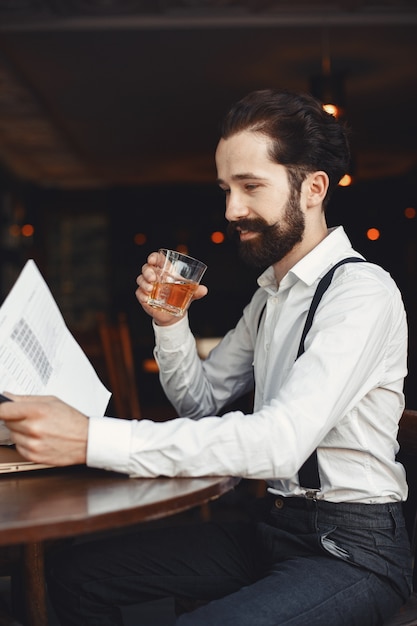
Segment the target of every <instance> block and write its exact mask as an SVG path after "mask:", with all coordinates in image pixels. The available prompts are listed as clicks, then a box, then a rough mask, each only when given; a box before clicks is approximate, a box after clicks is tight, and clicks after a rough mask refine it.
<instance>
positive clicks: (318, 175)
mask: <svg viewBox="0 0 417 626" xmlns="http://www.w3.org/2000/svg"><path fill="white" fill-rule="evenodd" d="M305 183H306V185H307V190H306V191H307V193H306V200H307V208H311V207H313V206H317V205H318V204H320V205H321V204H322V203H323V200H324V198H325V197H326V193H327V190H328V188H329V177H328V176H327V174H326V172H322V171H317V172H312V173H311V174H309V175H308V176H307V179H306V181H305Z"/></svg>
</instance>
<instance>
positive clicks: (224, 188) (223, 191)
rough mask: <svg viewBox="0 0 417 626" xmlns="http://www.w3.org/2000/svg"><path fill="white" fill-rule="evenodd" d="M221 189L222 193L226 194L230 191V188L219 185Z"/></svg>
mask: <svg viewBox="0 0 417 626" xmlns="http://www.w3.org/2000/svg"><path fill="white" fill-rule="evenodd" d="M219 189H220V191H221V192H222V193H224V195H225V196H227V195H228V194H229V193H230V189H228V188H227V187H219Z"/></svg>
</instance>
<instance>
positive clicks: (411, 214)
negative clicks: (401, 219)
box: [404, 206, 416, 220]
mask: <svg viewBox="0 0 417 626" xmlns="http://www.w3.org/2000/svg"><path fill="white" fill-rule="evenodd" d="M404 215H405V217H406V218H407V219H409V220H412V219H414V218H415V216H416V210H415V208H414V207H412V206H408V207H407V208H406V209H405V210H404Z"/></svg>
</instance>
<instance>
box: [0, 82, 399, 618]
mask: <svg viewBox="0 0 417 626" xmlns="http://www.w3.org/2000/svg"><path fill="white" fill-rule="evenodd" d="M348 160H349V151H348V145H347V140H346V134H345V131H344V129H343V127H342V126H341V125H340V123H338V122H337V121H336V120H335V118H333V117H332V116H330V115H328V114H327V113H325V112H324V111H323V110H322V108H321V106H320V104H319V103H318V102H316V101H315V100H314V99H313V98H311V97H309V96H303V95H297V94H292V93H288V92H285V91H283V92H281V91H274V90H265V91H259V92H254V93H252V94H249V95H248V96H247V97H246V98H244V99H243V100H241V101H240V102H238V103H237V104H236V105H235V106H234V107H233V108H232V109H231V111H230V112H229V114H228V115H227V116H226V119H225V121H224V126H223V130H222V136H221V139H220V142H219V144H218V147H217V152H216V164H217V170H218V179H219V185H220V187H221V189H223V190H224V192H225V196H226V218H227V220H228V221H229V223H230V227H231V229H232V231H234V232H235V233H237V235H238V237H239V239H240V250H241V253H242V256H243V257H244V259H245V260H246V261H247V262H250V263H252V264H255V265H256V266H258V267H259V268H262V269H264V268H265V267H267V269H266V270H265V271H263V273H262V274H261V276H260V278H259V279H258V282H259V289H258V290H257V291H256V292H255V294H254V296H253V298H252V300H251V302H250V303H249V304H248V305H247V307H246V308H245V309H244V311H243V314H242V318H241V319H240V321H239V323H238V324H237V326H236V328H235V329H234V330H232V331H231V332H230V333H228V334H227V335H226V337H225V338H224V339H223V341H222V342H221V343H220V344H219V346H218V347H216V348H215V350H213V351H212V353H211V354H210V356H209V357H208V359H207V360H206V361H204V362H202V361H200V359H199V358H198V356H197V352H196V347H195V341H194V338H193V335H192V334H191V331H190V328H189V325H188V317H187V315H185V316H184V317H183V318H181V319H180V320H178V318H173V317H172V316H170V315H169V314H167V313H163V312H162V311H159V310H157V309H154V308H152V307H150V306H149V305H148V304H147V301H148V297H149V294H150V292H151V289H152V284H153V282H154V281H155V278H156V275H155V269H154V268H155V262H156V253H154V254H151V255H150V257H149V259H148V262H147V263H146V264H145V265H144V267H143V269H142V274H141V275H140V276H139V277H138V289H137V298H138V301H139V302H140V303H141V305H142V306H143V308H144V309H145V311H147V312H148V313H149V314H150V315H151V316H152V317H153V323H154V330H155V337H156V349H155V356H156V359H157V361H158V363H159V367H160V371H161V381H162V385H163V387H164V389H165V391H166V393H167V395H168V397H169V398H170V399H171V401H172V402H173V404H174V405H175V407H176V409H177V411H178V415H180V416H181V417H180V418H178V419H175V420H172V421H169V422H165V423H153V422H150V421H147V420H143V421H140V422H132V421H129V420H126V421H124V420H115V419H112V418H102V419H94V418H90V420H87V418H86V417H85V416H83V415H81V414H79V413H78V412H77V411H75V410H74V409H72V408H71V407H68V406H66V405H64V404H63V403H61V402H59V401H57V400H56V399H48V398H46V399H37V398H33V397H32V398H31V397H26V398H25V397H23V398H19V397H18V396H13V399H14V400H15V402H14V403H6V405H7V406H6V405H2V406H1V407H0V418H1V419H5V420H7V423H8V425H9V426H10V428H11V430H12V436H13V439H14V441H15V442H16V445H17V447H18V449H19V450H20V451H21V452H22V453H23V454H25V455H26V456H28V457H29V458H32V459H34V460H41V461H43V462H47V463H60V464H64V463H80V462H81V463H83V462H87V463H88V464H89V465H92V466H95V467H104V468H108V469H113V470H118V471H122V472H125V473H128V474H131V475H135V476H157V475H160V474H163V475H167V476H200V475H208V474H216V475H222V474H226V475H230V474H231V475H236V476H242V477H248V478H262V479H265V480H267V482H268V485H269V496H267V498H270V504H271V506H270V512H269V513H268V514H267V515H265V517H264V519H263V520H262V521H260V522H256V523H255V522H253V523H252V522H230V523H220V524H202V525H199V526H195V527H194V526H188V525H187V526H186V527H179V528H163V529H162V530H161V529H159V530H156V529H155V530H152V531H146V532H138V533H135V534H131V535H125V534H124V535H121V536H119V537H112V538H107V539H103V540H99V541H95V542H92V543H91V544H85V543H84V544H83V545H82V546H79V547H75V546H74V547H73V548H71V549H69V550H68V551H66V552H65V553H64V555H63V556H61V557H57V558H56V559H55V562H54V564H53V566H52V570H51V575H50V577H49V590H50V593H51V597H52V600H53V602H54V606H55V608H56V611H57V613H58V615H59V617H60V620H61V622H62V624H64V625H75V624H76V625H77V626H79V625H81V624H89V625H100V626H110V625H116V624H117V625H120V624H121V623H122V621H121V617H120V613H119V610H118V609H117V606H118V605H123V604H130V603H137V602H140V601H146V600H149V599H153V598H158V597H163V596H176V597H177V596H179V597H186V598H191V599H197V600H199V601H201V603H202V605H201V606H200V607H199V608H197V609H196V610H194V611H192V612H189V613H185V614H183V615H182V616H180V617H179V618H178V620H177V624H179V625H181V626H187V625H190V626H191V625H192V626H203V625H204V626H237V625H238V626H272V625H274V626H276V625H280V626H281V625H285V624H287V625H289V624H291V625H294V626H303V625H307V624H309V625H310V626H311V625H317V626H322V625H323V624H332V626H336V625H339V624H344V625H347V624H349V625H356V626H357V625H363V626H370V625H372V624H382V623H383V621H384V620H385V619H387V618H388V617H389V616H390V615H391V614H393V613H394V612H395V611H396V610H397V608H398V607H399V606H400V605H401V604H402V603H403V602H404V601H405V600H406V598H407V597H408V595H409V593H410V584H411V559H410V550H409V545H408V540H407V536H406V531H405V528H404V521H403V518H402V509H401V502H402V501H403V500H404V499H405V498H406V495H407V486H406V482H405V476H404V470H403V468H402V466H401V465H399V464H398V463H396V461H395V454H396V451H397V449H398V446H397V443H396V439H395V437H396V432H397V425H398V421H399V418H400V416H401V413H402V410H403V407H404V398H403V379H404V377H405V374H406V345H407V328H406V319H405V313H404V308H403V304H402V300H401V296H400V294H399V292H398V289H397V287H396V286H395V284H394V282H393V281H392V279H391V278H390V276H389V275H388V274H387V273H386V272H385V271H384V270H382V269H381V268H380V267H377V266H375V265H372V264H370V263H367V262H365V261H364V259H363V258H362V257H361V255H360V254H359V253H357V252H355V251H354V250H353V249H352V247H351V245H350V242H349V240H348V238H347V236H346V234H345V233H344V231H343V229H342V228H341V227H338V228H335V229H331V230H328V228H327V225H326V219H325V212H324V208H325V206H326V204H327V202H328V199H329V196H330V194H331V192H332V191H333V189H334V188H335V186H336V185H337V183H338V181H339V180H340V178H341V177H342V175H343V174H344V173H345V171H346V169H347V165H348ZM346 259H348V262H346V263H345V264H343V265H341V266H340V267H339V266H338V267H337V269H335V271H334V275H333V276H332V279H331V280H330V284H329V285H328V288H327V291H325V293H324V295H323V296H322V299H321V301H320V302H319V304H318V306H317V309H316V311H315V314H314V317H313V320H312V325H311V328H310V329H309V330H308V332H307V334H306V337H305V339H304V341H303V342H302V341H301V336H302V331H303V327H304V324H305V321H306V317H307V312H308V310H309V307H310V305H311V302H312V299H313V295H314V293H315V291H316V289H317V287H318V285H319V281H320V279H321V278H322V277H323V276H325V275H326V274H327V272H328V271H329V270H330V269H331V268H334V267H335V265H337V264H338V263H339V262H340V261H343V260H346ZM355 261H357V262H355ZM321 284H322V283H321ZM206 291H207V290H206V288H205V287H204V286H200V288H199V290H198V292H197V294H196V297H197V298H201V297H203V296H204V295H205V294H206ZM253 387H254V389H255V395H254V408H253V412H252V413H251V414H248V415H244V414H243V413H242V412H240V411H233V412H228V413H226V414H225V415H223V416H222V417H217V415H218V414H219V412H220V410H221V409H222V407H224V406H225V405H227V404H228V403H229V402H231V401H232V400H234V399H236V398H238V397H239V396H241V395H242V394H244V393H246V392H248V391H249V390H251V389H253ZM190 418H192V419H190ZM64 420H65V421H66V426H65V428H62V423H63V421H64ZM63 433H65V435H64V434H63ZM316 449H317V454H316V457H315V454H314V452H315V450H316ZM311 455H312V456H311ZM315 458H316V459H317V466H316V465H315V463H314V459H315ZM308 459H312V461H313V466H312V473H311V475H310V476H309V475H307V477H305V475H304V473H303V472H304V469H305V467H306V465H305V462H306V461H307V460H308ZM299 471H300V474H299ZM317 481H318V482H317Z"/></svg>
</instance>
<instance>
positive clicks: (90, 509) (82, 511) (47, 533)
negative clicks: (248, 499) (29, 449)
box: [0, 466, 238, 626]
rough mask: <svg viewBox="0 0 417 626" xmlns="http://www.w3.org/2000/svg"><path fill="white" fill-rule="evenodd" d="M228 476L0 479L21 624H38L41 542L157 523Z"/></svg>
mask: <svg viewBox="0 0 417 626" xmlns="http://www.w3.org/2000/svg"><path fill="white" fill-rule="evenodd" d="M237 482H238V479H236V478H233V477H203V478H145V479H144V478H129V477H127V476H124V475H122V474H116V473H113V472H106V471H102V470H94V469H92V468H87V467H84V466H82V467H81V466H77V467H66V468H53V469H52V468H51V469H43V470H38V471H34V472H22V473H16V474H9V475H4V474H3V475H1V476H0V501H1V502H2V506H1V507H0V546H1V545H11V544H21V545H22V571H23V576H24V595H25V598H24V602H25V605H26V615H27V624H28V626H46V624H47V611H46V598H45V588H44V578H43V567H44V562H43V552H44V542H45V541H46V540H51V539H58V538H65V537H71V536H75V535H81V534H89V533H94V532H98V531H106V530H115V529H118V528H123V527H127V526H131V525H134V524H138V523H143V522H149V521H152V520H156V519H161V518H165V517H168V516H171V515H174V514H176V513H180V512H182V511H185V510H187V509H191V508H193V507H197V506H200V505H203V504H205V503H207V502H209V501H210V500H214V499H216V498H218V497H220V496H221V495H222V494H224V493H226V492H227V491H230V490H231V489H233V488H234V486H235V485H236V484H237Z"/></svg>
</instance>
